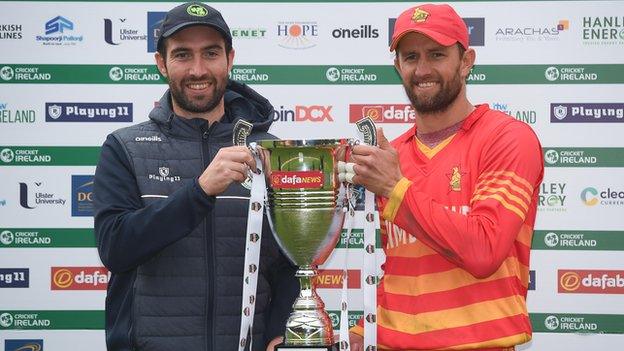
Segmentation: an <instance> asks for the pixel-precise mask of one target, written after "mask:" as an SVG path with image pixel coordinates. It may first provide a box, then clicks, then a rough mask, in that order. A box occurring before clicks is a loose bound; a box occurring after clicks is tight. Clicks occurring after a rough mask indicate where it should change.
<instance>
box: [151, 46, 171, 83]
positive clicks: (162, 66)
mask: <svg viewBox="0 0 624 351" xmlns="http://www.w3.org/2000/svg"><path fill="white" fill-rule="evenodd" d="M154 60H155V61H156V66H157V67H158V70H159V71H160V74H162V75H163V77H165V78H169V77H168V76H167V65H166V63H165V58H164V57H162V55H161V54H160V52H158V51H156V53H155V54H154Z"/></svg>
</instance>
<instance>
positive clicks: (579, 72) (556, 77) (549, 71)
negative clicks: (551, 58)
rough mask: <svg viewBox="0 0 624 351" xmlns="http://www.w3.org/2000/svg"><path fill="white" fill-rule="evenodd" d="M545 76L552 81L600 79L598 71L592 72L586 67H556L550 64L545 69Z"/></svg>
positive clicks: (590, 80)
mask: <svg viewBox="0 0 624 351" xmlns="http://www.w3.org/2000/svg"><path fill="white" fill-rule="evenodd" d="M544 76H545V77H546V79H547V80H548V81H550V82H572V81H585V82H593V81H597V80H598V78H599V77H598V73H595V72H591V70H590V69H588V68H586V67H554V66H550V67H548V68H546V71H544Z"/></svg>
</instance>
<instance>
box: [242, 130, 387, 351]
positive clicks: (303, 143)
mask: <svg viewBox="0 0 624 351" xmlns="http://www.w3.org/2000/svg"><path fill="white" fill-rule="evenodd" d="M358 128H359V129H360V131H362V132H363V134H364V139H365V140H364V141H365V142H366V143H369V144H373V143H375V142H376V138H375V135H376V134H375V128H374V124H373V122H372V120H370V119H366V120H363V121H361V122H358ZM236 134H237V133H236V132H235V135H236ZM238 142H239V145H240V142H241V139H239V141H238ZM356 143H357V142H356V141H355V140H353V139H319V140H261V141H259V142H257V147H256V149H255V151H256V152H258V154H259V158H260V160H261V162H262V165H263V169H264V174H265V177H266V186H267V202H266V204H265V210H266V212H267V217H268V220H269V224H270V227H271V230H272V232H273V236H274V237H275V239H276V241H277V243H278V244H279V246H280V248H281V250H282V252H283V253H284V254H285V255H286V257H288V258H289V259H290V261H291V262H292V263H293V264H295V265H297V266H298V267H299V269H298V270H297V273H296V274H295V275H296V276H297V277H298V278H299V282H300V286H301V291H300V293H299V296H298V297H297V299H296V300H295V302H294V304H293V312H292V313H291V314H290V317H289V318H288V320H287V322H286V335H285V336H284V342H283V343H282V344H280V345H278V346H277V347H276V349H277V350H280V349H305V350H306V351H311V350H315V351H317V350H318V351H327V350H338V349H339V348H338V344H337V343H335V342H334V334H333V328H332V323H331V319H330V318H329V315H328V314H327V312H326V311H325V304H324V303H323V301H322V300H321V298H320V297H319V296H318V295H317V293H316V287H315V283H314V280H315V277H316V276H317V275H318V270H317V267H318V265H321V264H323V263H324V262H325V260H326V259H327V258H328V257H329V255H330V254H331V252H332V250H333V249H334V247H335V246H336V243H337V242H338V240H339V238H340V233H341V231H342V227H343V222H344V218H345V213H346V210H347V208H348V203H349V200H350V199H351V193H352V189H351V185H350V184H347V183H345V182H344V181H342V180H341V179H339V176H338V174H339V172H338V165H339V162H347V161H348V158H349V155H350V149H351V148H352V147H353V145H355V144H356ZM373 145H374V144H373Z"/></svg>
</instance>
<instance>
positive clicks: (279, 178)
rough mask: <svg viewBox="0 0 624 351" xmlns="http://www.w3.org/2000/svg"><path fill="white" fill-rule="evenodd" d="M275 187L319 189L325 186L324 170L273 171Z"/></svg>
mask: <svg viewBox="0 0 624 351" xmlns="http://www.w3.org/2000/svg"><path fill="white" fill-rule="evenodd" d="M271 186H272V187H273V188H274V189H319V188H322V187H323V172H322V171H273V172H272V173H271Z"/></svg>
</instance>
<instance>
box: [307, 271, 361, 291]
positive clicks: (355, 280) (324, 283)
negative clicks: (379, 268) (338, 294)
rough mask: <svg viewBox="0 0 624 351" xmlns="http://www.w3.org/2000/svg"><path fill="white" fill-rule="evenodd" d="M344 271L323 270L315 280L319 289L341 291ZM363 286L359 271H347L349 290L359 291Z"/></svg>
mask: <svg viewBox="0 0 624 351" xmlns="http://www.w3.org/2000/svg"><path fill="white" fill-rule="evenodd" d="M342 278H343V271H342V270H340V269H321V270H319V275H318V276H316V277H315V278H314V280H315V283H316V287H317V288H319V289H341V288H342ZM361 286H362V284H361V280H360V270H359V269H349V270H347V288H349V289H359V288H360V287H361Z"/></svg>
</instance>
